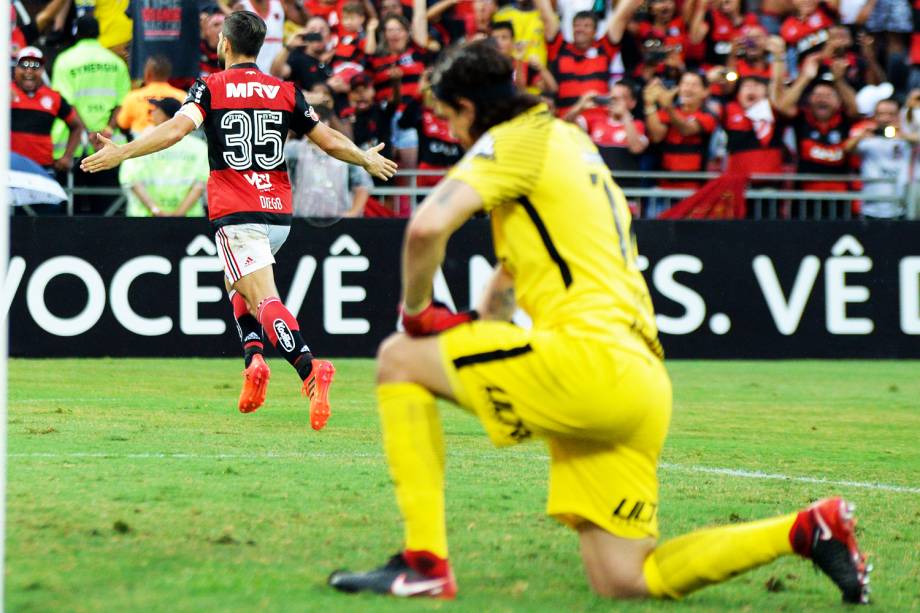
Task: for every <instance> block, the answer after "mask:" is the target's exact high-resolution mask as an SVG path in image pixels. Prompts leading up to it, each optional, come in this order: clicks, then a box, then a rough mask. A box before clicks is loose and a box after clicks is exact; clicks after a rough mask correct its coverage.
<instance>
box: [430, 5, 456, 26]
mask: <svg viewBox="0 0 920 613" xmlns="http://www.w3.org/2000/svg"><path fill="white" fill-rule="evenodd" d="M458 4H460V0H438V2H435V3H434V4H432V5H431V6H430V7H429V8H428V19H429V21H437V20H438V19H440V18H441V15H443V14H444V13H446V12H447V11H449V10H450V9H452V8H453V7H455V6H457V5H458Z"/></svg>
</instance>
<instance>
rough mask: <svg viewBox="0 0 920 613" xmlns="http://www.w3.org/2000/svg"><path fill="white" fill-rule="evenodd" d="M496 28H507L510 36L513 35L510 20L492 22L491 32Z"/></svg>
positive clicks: (512, 25)
mask: <svg viewBox="0 0 920 613" xmlns="http://www.w3.org/2000/svg"><path fill="white" fill-rule="evenodd" d="M496 30H508V31H509V32H511V36H514V24H513V23H511V22H510V21H496V22H495V23H493V24H492V32H493V33H494V32H495V31H496Z"/></svg>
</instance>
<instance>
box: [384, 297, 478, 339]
mask: <svg viewBox="0 0 920 613" xmlns="http://www.w3.org/2000/svg"><path fill="white" fill-rule="evenodd" d="M399 314H400V319H402V324H403V328H405V330H406V333H407V334H408V335H409V336H430V335H432V334H438V333H440V332H443V331H444V330H448V329H450V328H453V327H454V326H459V325H460V324H465V323H467V322H470V321H473V320H474V319H478V318H479V314H478V313H477V312H476V311H463V312H460V313H454V312H453V311H451V310H450V308H448V306H447V305H446V304H444V303H441V302H437V301H434V300H433V301H431V303H430V304H429V305H428V306H426V307H425V308H424V309H422V310H421V311H419V312H418V313H416V314H415V315H409V314H408V313H406V309H405V307H404V306H400V307H399Z"/></svg>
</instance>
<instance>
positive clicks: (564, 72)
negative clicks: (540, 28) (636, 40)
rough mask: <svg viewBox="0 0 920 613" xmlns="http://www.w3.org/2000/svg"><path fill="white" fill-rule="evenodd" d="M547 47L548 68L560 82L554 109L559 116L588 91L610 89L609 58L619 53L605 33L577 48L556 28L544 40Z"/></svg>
mask: <svg viewBox="0 0 920 613" xmlns="http://www.w3.org/2000/svg"><path fill="white" fill-rule="evenodd" d="M546 51H547V57H548V58H549V70H550V72H552V73H553V76H554V77H556V81H557V83H558V84H559V92H558V93H557V94H556V109H557V111H556V112H557V114H558V115H559V116H560V117H561V116H562V115H565V114H566V112H567V111H568V110H569V108H571V107H572V106H574V105H575V103H576V102H578V99H579V98H580V97H581V96H582V95H584V94H586V93H588V92H590V91H596V92H598V93H601V94H603V93H607V92H608V91H610V62H612V61H613V59H614V58H615V57H616V55H617V53H619V46H618V45H614V44H613V43H611V42H610V41H609V40H608V39H607V37H606V36H604V37H602V38H601V39H600V40H597V41H594V43H593V44H592V45H591V46H590V47H588V48H587V49H579V48H578V47H576V46H575V45H574V44H573V43H567V42H565V41H564V40H563V38H562V33H561V32H559V33H557V34H556V36H555V37H554V38H553V39H552V40H551V41H548V42H547V47H546Z"/></svg>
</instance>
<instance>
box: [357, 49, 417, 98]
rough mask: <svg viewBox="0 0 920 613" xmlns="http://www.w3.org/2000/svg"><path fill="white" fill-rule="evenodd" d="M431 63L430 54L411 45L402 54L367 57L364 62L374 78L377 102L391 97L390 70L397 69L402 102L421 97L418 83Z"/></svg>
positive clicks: (391, 82)
mask: <svg viewBox="0 0 920 613" xmlns="http://www.w3.org/2000/svg"><path fill="white" fill-rule="evenodd" d="M430 61H431V54H430V53H429V52H428V51H426V50H425V49H422V48H421V47H419V46H418V45H416V44H414V43H411V44H410V45H409V46H408V47H407V48H406V50H405V51H403V52H402V53H387V54H378V55H372V56H369V57H368V58H367V59H366V60H365V64H366V66H367V69H368V71H370V73H371V75H372V76H373V78H374V88H375V89H376V90H377V102H383V101H384V100H390V98H392V96H393V81H392V80H391V79H390V69H391V68H399V70H400V71H401V72H402V78H401V79H400V80H399V92H400V96H401V99H402V101H403V102H404V103H405V102H408V101H409V99H418V98H419V97H420V96H421V91H420V89H419V82H420V81H421V79H422V73H424V72H425V66H426V65H427V64H428V63H429V62H430Z"/></svg>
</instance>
